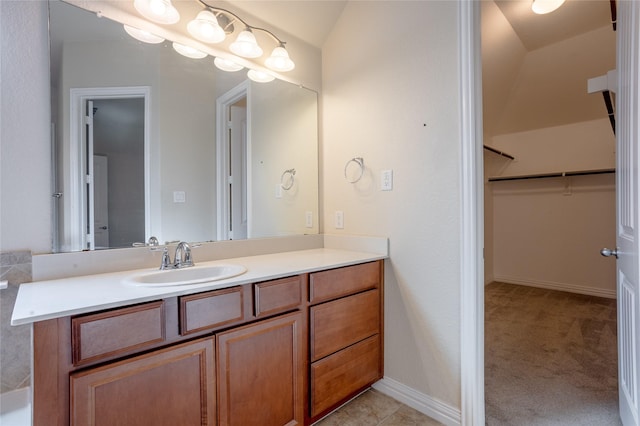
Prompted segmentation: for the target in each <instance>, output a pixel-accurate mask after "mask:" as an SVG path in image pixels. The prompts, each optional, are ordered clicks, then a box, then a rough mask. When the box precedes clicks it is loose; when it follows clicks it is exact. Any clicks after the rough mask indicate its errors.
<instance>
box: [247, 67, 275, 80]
mask: <svg viewBox="0 0 640 426" xmlns="http://www.w3.org/2000/svg"><path fill="white" fill-rule="evenodd" d="M247 77H249V78H250V79H251V80H253V81H255V82H256V83H268V82H270V81H273V80H274V79H275V77H274V76H272V75H271V74H267V73H266V72H264V71H258V70H249V72H248V73H247Z"/></svg>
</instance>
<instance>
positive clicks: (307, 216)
mask: <svg viewBox="0 0 640 426" xmlns="http://www.w3.org/2000/svg"><path fill="white" fill-rule="evenodd" d="M304 225H305V226H306V227H307V228H313V212H305V213H304Z"/></svg>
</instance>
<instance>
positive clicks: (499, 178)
mask: <svg viewBox="0 0 640 426" xmlns="http://www.w3.org/2000/svg"><path fill="white" fill-rule="evenodd" d="M615 172H616V169H597V170H577V171H572V172H555V173H540V174H531V175H519V176H493V177H490V178H489V182H498V181H504V180H524V179H544V178H555V177H568V176H585V175H602V174H607V173H615Z"/></svg>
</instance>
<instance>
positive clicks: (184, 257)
mask: <svg viewBox="0 0 640 426" xmlns="http://www.w3.org/2000/svg"><path fill="white" fill-rule="evenodd" d="M193 265H194V263H193V258H192V257H191V247H190V246H189V244H188V243H185V242H184V241H180V243H178V246H177V247H176V254H175V256H174V262H173V267H174V268H176V269H180V268H187V267H189V266H193Z"/></svg>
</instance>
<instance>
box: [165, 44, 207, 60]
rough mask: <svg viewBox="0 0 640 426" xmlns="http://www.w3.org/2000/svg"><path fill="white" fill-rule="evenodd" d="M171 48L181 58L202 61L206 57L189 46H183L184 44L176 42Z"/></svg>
mask: <svg viewBox="0 0 640 426" xmlns="http://www.w3.org/2000/svg"><path fill="white" fill-rule="evenodd" d="M173 48H174V50H175V51H176V52H178V53H179V54H181V55H182V56H186V57H187V58H191V59H202V58H205V57H206V56H207V54H206V53H204V52H202V51H200V50H198V49H194V48H193V47H191V46H185V45H184V44H180V43H176V42H174V43H173Z"/></svg>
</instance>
